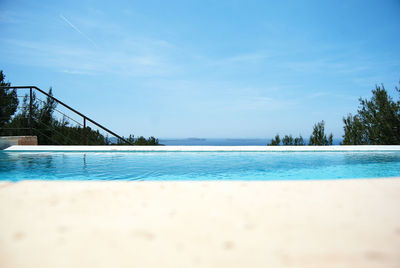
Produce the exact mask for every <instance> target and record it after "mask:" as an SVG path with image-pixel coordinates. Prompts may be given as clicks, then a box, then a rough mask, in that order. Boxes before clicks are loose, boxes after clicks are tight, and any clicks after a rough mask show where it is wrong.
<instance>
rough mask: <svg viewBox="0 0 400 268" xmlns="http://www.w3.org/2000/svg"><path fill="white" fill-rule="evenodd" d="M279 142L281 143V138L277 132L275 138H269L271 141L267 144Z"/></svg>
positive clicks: (278, 143)
mask: <svg viewBox="0 0 400 268" xmlns="http://www.w3.org/2000/svg"><path fill="white" fill-rule="evenodd" d="M280 144H281V138H280V137H279V134H276V136H275V138H274V139H272V140H271V143H270V144H269V145H271V146H277V145H280Z"/></svg>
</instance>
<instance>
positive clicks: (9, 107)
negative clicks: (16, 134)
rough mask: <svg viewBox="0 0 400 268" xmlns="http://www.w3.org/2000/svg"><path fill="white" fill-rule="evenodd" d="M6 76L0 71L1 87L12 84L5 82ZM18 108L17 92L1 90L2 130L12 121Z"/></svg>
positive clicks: (0, 125)
mask: <svg viewBox="0 0 400 268" xmlns="http://www.w3.org/2000/svg"><path fill="white" fill-rule="evenodd" d="M4 79H5V75H4V74H3V71H1V70H0V86H2V87H9V86H10V85H11V83H9V82H5V80H4ZM17 108H18V97H17V92H16V90H15V89H14V90H9V89H5V88H0V128H2V127H4V125H5V124H6V123H8V122H9V121H10V120H11V117H12V116H13V115H14V114H15V112H16V111H17Z"/></svg>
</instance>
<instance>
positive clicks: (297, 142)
mask: <svg viewBox="0 0 400 268" xmlns="http://www.w3.org/2000/svg"><path fill="white" fill-rule="evenodd" d="M294 145H295V146H302V145H305V143H304V140H303V137H302V136H301V135H300V137H296V138H294Z"/></svg>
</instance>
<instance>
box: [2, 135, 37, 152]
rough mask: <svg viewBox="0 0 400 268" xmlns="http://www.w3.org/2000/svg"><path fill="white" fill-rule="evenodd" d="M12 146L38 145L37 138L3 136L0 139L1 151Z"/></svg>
mask: <svg viewBox="0 0 400 268" xmlns="http://www.w3.org/2000/svg"><path fill="white" fill-rule="evenodd" d="M12 145H38V141H37V137H36V136H3V137H0V150H3V149H5V148H7V147H9V146H12Z"/></svg>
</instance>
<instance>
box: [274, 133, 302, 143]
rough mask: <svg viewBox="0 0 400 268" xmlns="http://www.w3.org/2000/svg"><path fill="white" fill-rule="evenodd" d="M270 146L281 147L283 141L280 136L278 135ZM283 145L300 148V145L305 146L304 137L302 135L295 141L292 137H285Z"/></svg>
mask: <svg viewBox="0 0 400 268" xmlns="http://www.w3.org/2000/svg"><path fill="white" fill-rule="evenodd" d="M268 145H273V146H277V145H281V139H280V137H279V134H276V136H275V138H273V139H272V140H271V143H270V144H268ZM282 145H286V146H287V145H292V146H293V145H295V146H300V145H305V144H304V140H303V137H302V136H301V135H300V136H299V137H296V138H294V139H293V136H292V135H285V136H284V137H283V139H282Z"/></svg>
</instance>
